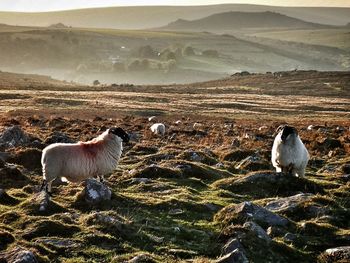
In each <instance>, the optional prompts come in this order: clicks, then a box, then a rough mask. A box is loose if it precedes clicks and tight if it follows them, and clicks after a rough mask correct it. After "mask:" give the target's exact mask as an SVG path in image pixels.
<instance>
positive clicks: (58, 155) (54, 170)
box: [41, 128, 129, 192]
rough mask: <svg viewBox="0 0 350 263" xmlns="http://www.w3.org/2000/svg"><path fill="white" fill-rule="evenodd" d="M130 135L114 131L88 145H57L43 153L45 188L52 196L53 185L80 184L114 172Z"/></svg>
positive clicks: (85, 143) (117, 130)
mask: <svg viewBox="0 0 350 263" xmlns="http://www.w3.org/2000/svg"><path fill="white" fill-rule="evenodd" d="M128 141H129V135H128V134H127V133H126V132H125V131H124V130H123V129H122V128H111V129H108V130H106V131H105V132H103V133H102V134H101V135H99V136H98V137H97V138H94V139H93V140H91V141H88V142H78V143H54V144H51V145H49V146H47V147H46V148H45V149H44V150H43V153H42V158H41V164H42V169H43V178H44V182H43V186H42V187H45V188H46V190H47V191H48V192H51V185H52V181H53V180H55V179H56V178H58V177H59V178H61V179H62V181H69V182H81V181H83V180H85V179H87V178H89V177H99V178H100V179H101V180H103V176H104V175H105V174H107V173H110V172H112V171H113V170H114V169H115V168H116V166H117V164H118V161H119V158H120V156H121V154H122V150H123V145H122V143H123V142H128Z"/></svg>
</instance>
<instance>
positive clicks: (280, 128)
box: [276, 125, 286, 133]
mask: <svg viewBox="0 0 350 263" xmlns="http://www.w3.org/2000/svg"><path fill="white" fill-rule="evenodd" d="M285 126H286V125H280V126H278V128H277V129H276V133H279V132H280V131H282V130H283V129H284V127H285Z"/></svg>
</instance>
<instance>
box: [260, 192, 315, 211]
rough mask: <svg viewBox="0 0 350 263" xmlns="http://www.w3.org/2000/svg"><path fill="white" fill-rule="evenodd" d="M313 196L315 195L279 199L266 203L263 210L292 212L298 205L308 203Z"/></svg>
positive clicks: (298, 195)
mask: <svg viewBox="0 0 350 263" xmlns="http://www.w3.org/2000/svg"><path fill="white" fill-rule="evenodd" d="M314 196H315V195H313V194H304V193H301V194H297V195H293V196H289V197H285V198H279V199H277V200H275V201H271V202H269V203H267V205H266V206H265V208H266V209H269V210H270V211H273V212H293V211H294V210H295V209H297V207H298V206H299V205H301V204H303V203H305V202H308V201H310V200H311V199H312V198H313V197H314Z"/></svg>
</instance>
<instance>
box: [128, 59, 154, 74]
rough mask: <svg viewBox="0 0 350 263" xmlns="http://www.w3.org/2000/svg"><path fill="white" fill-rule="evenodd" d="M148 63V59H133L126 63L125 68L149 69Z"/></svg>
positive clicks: (132, 69) (133, 69)
mask: <svg viewBox="0 0 350 263" xmlns="http://www.w3.org/2000/svg"><path fill="white" fill-rule="evenodd" d="M150 65H151V63H150V61H149V60H148V59H142V60H139V59H135V60H132V61H131V62H130V63H129V64H128V66H127V69H128V70H129V71H143V70H149V69H150V68H151V67H150Z"/></svg>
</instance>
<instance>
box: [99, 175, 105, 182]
mask: <svg viewBox="0 0 350 263" xmlns="http://www.w3.org/2000/svg"><path fill="white" fill-rule="evenodd" d="M97 178H98V180H99V182H100V183H104V182H105V178H104V177H103V175H98V176H97Z"/></svg>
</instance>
